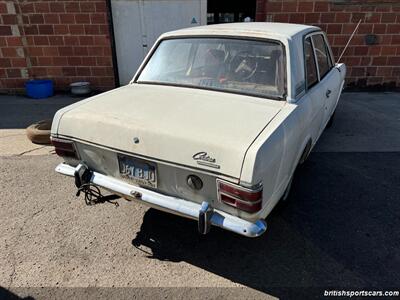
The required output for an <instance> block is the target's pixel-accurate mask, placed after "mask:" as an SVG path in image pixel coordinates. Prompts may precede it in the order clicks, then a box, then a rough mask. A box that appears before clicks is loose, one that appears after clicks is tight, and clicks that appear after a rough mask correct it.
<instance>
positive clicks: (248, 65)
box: [230, 51, 258, 80]
mask: <svg viewBox="0 0 400 300" xmlns="http://www.w3.org/2000/svg"><path fill="white" fill-rule="evenodd" d="M257 66H258V63H257V60H256V58H255V57H254V56H253V55H251V53H250V52H247V51H240V52H238V53H237V54H236V55H235V56H234V57H233V58H232V60H231V62H230V70H231V74H232V76H233V77H234V79H236V80H246V79H249V78H250V77H251V76H253V75H254V73H255V72H256V70H257Z"/></svg>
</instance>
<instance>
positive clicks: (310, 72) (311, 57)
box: [299, 36, 325, 143]
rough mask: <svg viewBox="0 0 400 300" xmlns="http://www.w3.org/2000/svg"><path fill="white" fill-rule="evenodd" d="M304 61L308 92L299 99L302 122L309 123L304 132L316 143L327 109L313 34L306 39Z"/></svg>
mask: <svg viewBox="0 0 400 300" xmlns="http://www.w3.org/2000/svg"><path fill="white" fill-rule="evenodd" d="M304 61H305V80H306V94H305V96H303V97H302V98H301V99H300V100H299V104H300V105H301V106H303V108H302V113H301V114H300V115H301V116H302V119H303V120H302V121H303V122H302V123H303V124H307V125H306V127H308V128H304V132H305V133H308V134H309V135H310V136H311V140H312V142H313V143H315V142H316V141H317V139H318V137H319V134H320V131H321V126H322V124H323V122H324V119H323V117H324V109H325V90H324V88H323V86H322V84H321V83H320V82H319V75H318V67H317V61H316V58H315V54H314V48H313V42H312V36H306V37H305V39H304Z"/></svg>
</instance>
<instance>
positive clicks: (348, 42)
mask: <svg viewBox="0 0 400 300" xmlns="http://www.w3.org/2000/svg"><path fill="white" fill-rule="evenodd" d="M361 21H362V19H360V21H358V24H357V26H356V28H355V29H354V31H353V33H352V34H351V36H350V38H349V40H348V41H347V44H346V46H345V47H344V49H343V51H342V53H341V54H340V56H339V59H338V62H337V63H339V62H340V59H341V58H342V56H343V54H344V52H345V51H346V49H347V47H348V46H349V44H350V41H351V39H352V38H353V36H354V34H355V33H356V31H357V29H358V26H360V23H361Z"/></svg>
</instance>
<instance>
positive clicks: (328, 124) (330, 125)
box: [326, 113, 335, 128]
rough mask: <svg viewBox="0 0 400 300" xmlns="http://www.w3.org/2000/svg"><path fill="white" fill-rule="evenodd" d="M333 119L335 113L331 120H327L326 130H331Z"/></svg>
mask: <svg viewBox="0 0 400 300" xmlns="http://www.w3.org/2000/svg"><path fill="white" fill-rule="evenodd" d="M334 117H335V113H333V114H332V116H331V118H330V119H329V121H328V123H327V124H326V128H331V127H332V125H333V120H334Z"/></svg>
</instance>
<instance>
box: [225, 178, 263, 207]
mask: <svg viewBox="0 0 400 300" xmlns="http://www.w3.org/2000/svg"><path fill="white" fill-rule="evenodd" d="M217 182H218V194H219V199H220V200H221V201H222V202H223V203H225V204H228V205H231V206H234V207H236V208H238V209H240V210H243V211H246V212H251V213H253V212H257V211H259V210H260V209H261V208H262V189H257V190H251V189H246V188H243V187H241V186H238V185H234V184H229V183H224V182H221V181H217Z"/></svg>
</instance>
